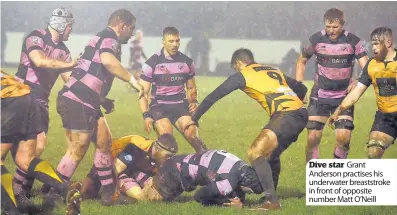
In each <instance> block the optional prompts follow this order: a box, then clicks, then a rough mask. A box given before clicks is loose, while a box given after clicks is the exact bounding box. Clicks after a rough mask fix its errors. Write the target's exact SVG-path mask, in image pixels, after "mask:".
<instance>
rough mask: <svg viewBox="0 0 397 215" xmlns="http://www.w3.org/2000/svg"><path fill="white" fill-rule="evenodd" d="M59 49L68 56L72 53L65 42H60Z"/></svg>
mask: <svg viewBox="0 0 397 215" xmlns="http://www.w3.org/2000/svg"><path fill="white" fill-rule="evenodd" d="M58 48H59V49H61V50H63V51H65V53H66V54H69V53H70V50H69V49H68V47H67V46H66V44H65V43H64V42H63V41H61V42H59V44H58Z"/></svg>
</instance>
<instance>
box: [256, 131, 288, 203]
mask: <svg viewBox="0 0 397 215" xmlns="http://www.w3.org/2000/svg"><path fill="white" fill-rule="evenodd" d="M277 146H278V141H277V136H276V134H275V133H274V132H273V131H271V130H269V129H263V130H262V131H261V133H260V134H259V135H258V137H257V138H256V139H255V141H254V142H253V143H252V145H251V148H250V149H249V151H248V159H249V160H250V162H251V164H252V167H253V168H254V169H255V171H256V173H257V175H258V177H259V180H260V182H261V184H262V188H263V191H264V195H265V202H264V203H263V204H262V205H261V206H260V207H259V209H261V210H277V209H280V204H279V202H278V198H277V193H276V190H275V188H274V182H273V176H272V169H271V167H270V164H269V159H270V155H271V154H272V152H273V151H274V150H275V149H276V148H277Z"/></svg>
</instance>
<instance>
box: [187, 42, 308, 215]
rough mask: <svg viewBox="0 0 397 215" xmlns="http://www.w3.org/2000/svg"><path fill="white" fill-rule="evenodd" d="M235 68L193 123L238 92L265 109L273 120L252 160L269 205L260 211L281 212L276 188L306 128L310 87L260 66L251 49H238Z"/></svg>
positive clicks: (251, 154) (252, 150)
mask: <svg viewBox="0 0 397 215" xmlns="http://www.w3.org/2000/svg"><path fill="white" fill-rule="evenodd" d="M231 65H232V67H233V68H234V69H235V70H236V71H238V72H237V73H235V74H234V75H232V76H230V77H229V78H228V79H227V80H226V81H225V82H223V83H222V84H221V85H220V86H219V87H217V88H216V89H215V90H214V91H213V92H212V93H210V94H209V95H208V96H207V97H206V98H205V99H204V100H203V102H202V103H201V105H200V106H199V107H198V109H197V111H196V113H195V114H194V115H193V117H192V120H193V121H195V122H197V121H198V120H199V119H200V118H201V116H202V115H203V114H204V113H205V112H207V111H208V109H209V108H210V107H211V106H212V105H213V104H215V102H217V101H218V100H220V99H221V98H223V97H224V96H226V95H227V94H229V93H231V92H232V91H234V90H237V89H241V90H242V91H244V92H245V93H246V94H247V95H248V96H250V97H251V98H253V99H254V100H256V101H257V102H258V103H259V104H260V105H261V106H262V107H263V108H264V109H265V111H266V112H267V113H268V114H269V115H270V121H269V123H268V124H267V125H266V126H265V127H264V128H263V129H262V131H261V133H260V134H259V135H258V137H257V138H256V139H255V141H254V142H253V143H252V145H251V148H250V150H249V152H248V159H249V160H250V162H251V164H252V166H253V167H254V169H255V171H256V173H257V174H258V177H259V179H260V180H261V183H262V188H263V190H264V193H265V198H264V200H265V202H264V203H263V205H262V206H261V207H260V208H259V209H264V210H268V209H279V208H280V204H279V202H278V198H277V194H276V189H277V184H278V178H279V175H280V169H281V164H280V155H281V153H282V152H283V151H284V150H286V149H287V148H288V147H289V146H290V145H291V143H293V142H295V141H296V140H297V139H298V136H299V134H300V133H301V132H302V130H303V129H304V128H305V126H306V123H307V111H306V109H305V108H304V107H303V102H302V100H303V98H304V96H305V94H306V92H307V88H306V87H305V86H304V85H303V84H302V83H301V82H297V81H296V80H294V79H292V78H289V77H288V76H285V75H284V74H283V73H282V72H281V71H279V70H278V69H276V68H273V67H269V66H266V65H261V64H258V63H256V62H255V60H254V55H253V54H252V52H251V51H250V50H249V49H244V48H242V49H238V50H236V51H235V52H234V53H233V56H232V59H231Z"/></svg>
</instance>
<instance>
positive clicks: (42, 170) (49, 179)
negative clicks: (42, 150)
mask: <svg viewBox="0 0 397 215" xmlns="http://www.w3.org/2000/svg"><path fill="white" fill-rule="evenodd" d="M28 176H30V177H35V178H36V179H37V180H39V181H41V182H43V183H44V184H48V185H49V186H51V187H53V188H54V189H55V190H56V191H57V192H58V193H60V194H61V195H62V196H66V194H67V185H66V184H65V183H64V182H63V180H62V177H61V176H60V175H58V174H57V173H56V172H55V170H54V168H52V166H51V164H50V163H49V162H48V161H45V160H41V159H39V158H35V159H33V160H32V161H31V162H30V164H29V168H28Z"/></svg>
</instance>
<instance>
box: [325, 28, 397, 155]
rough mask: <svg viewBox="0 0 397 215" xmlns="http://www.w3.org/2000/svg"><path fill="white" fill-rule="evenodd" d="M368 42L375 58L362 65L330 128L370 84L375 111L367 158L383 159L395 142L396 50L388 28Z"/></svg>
mask: <svg viewBox="0 0 397 215" xmlns="http://www.w3.org/2000/svg"><path fill="white" fill-rule="evenodd" d="M370 38H371V42H372V52H373V56H374V57H373V58H371V59H370V60H369V61H368V62H367V64H366V65H365V67H364V69H363V71H362V72H361V74H360V77H359V78H358V83H357V85H356V87H355V88H354V89H353V90H352V91H351V92H350V93H349V94H348V95H347V96H346V98H345V99H344V100H343V101H342V103H341V104H340V105H339V107H338V108H337V109H336V110H335V112H334V113H333V114H332V116H331V117H330V119H329V124H330V125H332V124H333V123H335V122H337V121H336V120H337V119H338V117H339V115H341V113H343V111H345V110H347V109H349V108H350V107H351V106H353V105H354V104H355V103H356V102H357V101H358V100H359V98H360V97H361V96H362V95H363V94H364V92H365V90H366V89H367V88H368V87H369V86H370V85H371V84H372V85H373V86H374V91H375V96H376V104H377V106H378V111H377V112H376V114H375V119H374V123H373V125H372V128H371V132H370V134H369V141H368V143H367V148H368V150H367V156H368V158H382V156H383V153H384V152H385V150H386V149H387V148H388V147H389V146H390V145H391V144H393V143H394V141H395V140H396V138H397V50H396V49H395V48H394V42H393V32H392V30H391V29H390V28H388V27H379V28H377V29H375V30H374V31H372V33H371V35H370Z"/></svg>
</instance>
